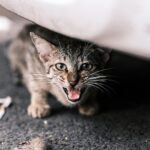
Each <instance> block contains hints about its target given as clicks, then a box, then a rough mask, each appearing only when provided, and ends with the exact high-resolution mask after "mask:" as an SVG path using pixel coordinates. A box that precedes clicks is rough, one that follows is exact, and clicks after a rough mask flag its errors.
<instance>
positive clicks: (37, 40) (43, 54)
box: [30, 32, 57, 62]
mask: <svg viewBox="0 0 150 150" xmlns="http://www.w3.org/2000/svg"><path fill="white" fill-rule="evenodd" d="M30 37H31V40H32V42H33V44H34V45H35V47H36V49H37V52H38V54H39V58H40V59H41V61H42V62H47V61H48V60H49V59H50V57H51V56H52V54H53V52H54V51H56V50H57V48H56V47H55V46H54V45H53V44H51V43H50V42H48V41H46V40H45V39H43V38H41V37H40V36H38V35H36V34H35V33H33V32H30Z"/></svg>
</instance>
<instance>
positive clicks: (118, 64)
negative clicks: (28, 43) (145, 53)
mask: <svg viewBox="0 0 150 150" xmlns="http://www.w3.org/2000/svg"><path fill="white" fill-rule="evenodd" d="M6 50H7V47H5V46H4V45H1V46H0V98H2V97H5V96H7V95H10V96H12V98H13V104H12V105H11V107H9V108H8V109H7V112H6V114H5V116H4V117H3V118H2V120H0V150H11V149H14V148H15V147H17V146H18V145H19V144H21V143H23V142H25V141H27V140H30V139H32V138H34V137H41V138H43V139H44V140H45V141H46V144H47V150H51V149H52V150H149V149H150V94H149V93H150V88H149V86H150V79H149V78H150V63H149V62H146V61H143V60H140V59H136V58H134V57H132V56H127V55H123V54H117V53H115V54H113V57H112V60H111V63H110V65H109V67H112V68H114V69H113V73H114V74H115V75H116V76H117V80H118V81H119V84H117V85H114V84H112V85H111V86H112V87H113V88H114V90H115V91H116V92H117V94H112V96H111V97H108V96H107V95H105V96H104V99H103V107H102V111H101V112H100V113H99V114H98V115H96V116H93V117H84V116H81V115H80V114H79V113H78V111H77V110H76V109H69V108H65V107H64V106H62V105H61V104H59V103H58V102H57V101H56V100H55V99H54V98H52V97H50V103H51V104H52V106H53V113H52V115H51V116H49V117H48V118H45V119H32V118H31V117H29V116H28V115H27V112H26V108H27V106H28V104H29V99H30V96H29V93H28V92H27V90H26V89H25V88H24V87H23V86H16V85H14V84H13V81H12V74H11V71H10V67H9V63H8V60H7V58H6V55H5V54H6Z"/></svg>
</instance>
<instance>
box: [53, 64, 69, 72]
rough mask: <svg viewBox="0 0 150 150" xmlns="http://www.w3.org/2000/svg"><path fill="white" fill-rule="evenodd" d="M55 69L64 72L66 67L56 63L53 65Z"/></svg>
mask: <svg viewBox="0 0 150 150" xmlns="http://www.w3.org/2000/svg"><path fill="white" fill-rule="evenodd" d="M55 67H56V69H57V70H59V71H65V70H66V69H67V66H66V65H65V64H63V63H57V64H55Z"/></svg>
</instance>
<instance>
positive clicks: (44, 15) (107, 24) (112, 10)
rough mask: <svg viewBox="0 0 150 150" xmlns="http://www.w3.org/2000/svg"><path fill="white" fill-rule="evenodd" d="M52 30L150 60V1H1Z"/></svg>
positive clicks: (10, 8)
mask: <svg viewBox="0 0 150 150" xmlns="http://www.w3.org/2000/svg"><path fill="white" fill-rule="evenodd" d="M0 4H1V5H2V6H4V7H5V8H7V9H9V10H11V11H13V12H15V13H17V14H19V15H21V16H23V17H25V18H27V19H29V20H32V21H33V22H35V23H38V24H40V25H42V26H44V27H46V28H49V29H51V30H54V31H57V32H60V33H63V34H66V35H68V36H72V37H76V38H80V39H84V40H89V41H93V42H95V43H97V44H99V45H103V46H107V47H111V48H116V49H119V50H122V51H125V52H129V53H131V54H135V55H139V56H144V57H147V58H150V1H149V0H0Z"/></svg>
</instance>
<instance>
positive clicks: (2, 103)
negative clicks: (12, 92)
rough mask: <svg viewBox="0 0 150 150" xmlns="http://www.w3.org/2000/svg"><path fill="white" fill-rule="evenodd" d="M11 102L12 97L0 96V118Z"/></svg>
mask: <svg viewBox="0 0 150 150" xmlns="http://www.w3.org/2000/svg"><path fill="white" fill-rule="evenodd" d="M11 103H12V98H11V97H10V96H7V97H5V98H0V119H2V117H3V116H4V114H5V112H6V108H7V107H8V106H9V105H10V104H11Z"/></svg>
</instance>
